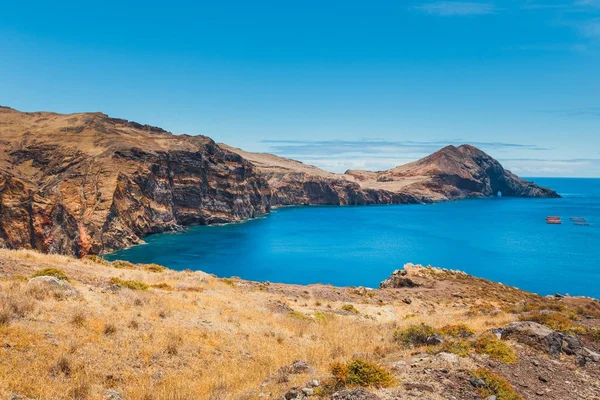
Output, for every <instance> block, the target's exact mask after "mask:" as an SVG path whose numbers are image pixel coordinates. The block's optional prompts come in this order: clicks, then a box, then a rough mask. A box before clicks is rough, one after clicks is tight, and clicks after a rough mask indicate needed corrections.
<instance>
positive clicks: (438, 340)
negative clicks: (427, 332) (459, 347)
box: [427, 333, 444, 346]
mask: <svg viewBox="0 0 600 400" xmlns="http://www.w3.org/2000/svg"><path fill="white" fill-rule="evenodd" d="M442 343H444V338H443V337H441V336H440V335H438V334H437V333H434V334H433V335H431V336H429V337H428V338H427V344H428V345H430V346H435V345H437V344H442Z"/></svg>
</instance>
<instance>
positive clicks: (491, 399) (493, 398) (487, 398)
mask: <svg viewBox="0 0 600 400" xmlns="http://www.w3.org/2000/svg"><path fill="white" fill-rule="evenodd" d="M485 400H496V396H494V395H491V396H488V397H486V398H485Z"/></svg>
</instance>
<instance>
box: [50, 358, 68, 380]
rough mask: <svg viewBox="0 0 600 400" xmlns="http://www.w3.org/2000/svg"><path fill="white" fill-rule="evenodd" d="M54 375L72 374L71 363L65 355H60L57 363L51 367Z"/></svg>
mask: <svg viewBox="0 0 600 400" xmlns="http://www.w3.org/2000/svg"><path fill="white" fill-rule="evenodd" d="M50 374H51V375H52V376H58V375H61V374H62V375H64V376H65V377H69V376H71V363H70V362H69V360H68V359H67V358H66V357H65V356H60V357H59V359H58V360H57V361H56V364H54V365H53V366H52V368H51V369H50Z"/></svg>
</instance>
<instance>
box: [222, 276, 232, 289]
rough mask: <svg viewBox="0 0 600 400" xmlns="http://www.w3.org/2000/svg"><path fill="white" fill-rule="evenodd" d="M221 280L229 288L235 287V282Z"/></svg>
mask: <svg viewBox="0 0 600 400" xmlns="http://www.w3.org/2000/svg"><path fill="white" fill-rule="evenodd" d="M221 280H222V281H223V282H224V283H225V284H226V285H229V286H233V287H235V282H234V281H232V280H231V279H227V278H223V279H221Z"/></svg>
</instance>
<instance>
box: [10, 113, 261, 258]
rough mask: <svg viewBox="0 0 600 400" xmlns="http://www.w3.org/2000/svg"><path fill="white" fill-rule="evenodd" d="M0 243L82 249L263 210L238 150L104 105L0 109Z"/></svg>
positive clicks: (101, 248) (257, 182)
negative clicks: (73, 110) (84, 109)
mask: <svg viewBox="0 0 600 400" xmlns="http://www.w3.org/2000/svg"><path fill="white" fill-rule="evenodd" d="M0 138H1V139H0V140H1V143H0V145H1V150H0V246H2V245H3V246H6V247H10V248H35V249H38V250H41V251H44V252H52V253H64V254H73V255H77V256H83V255H85V254H90V253H100V252H106V251H110V250H114V249H119V248H123V247H126V246H129V245H133V244H137V243H140V241H141V238H142V237H143V236H144V235H146V234H148V233H154V232H162V231H165V230H170V229H176V228H177V226H178V225H187V224H191V223H198V224H209V223H216V222H231V221H240V220H244V219H247V218H251V217H254V216H256V215H258V214H263V213H267V212H268V211H269V207H270V206H269V203H270V201H269V190H268V186H267V183H266V182H265V181H264V180H263V179H262V178H261V177H260V174H259V173H258V172H257V171H256V170H255V168H253V167H252V165H251V164H249V163H248V162H247V161H245V160H244V159H242V158H241V157H240V156H239V155H237V154H234V153H231V152H228V151H226V150H223V149H221V148H220V147H219V146H217V145H216V144H215V143H214V142H213V141H212V140H211V139H209V138H207V137H203V136H186V135H178V136H175V135H172V134H170V133H168V132H166V131H164V130H162V129H160V128H154V127H150V126H146V125H140V124H137V123H134V122H129V121H126V120H122V119H115V118H109V117H108V116H106V115H104V114H100V113H86V114H72V115H60V114H54V113H45V112H44V113H38V112H36V113H21V112H18V111H15V110H12V109H9V108H1V109H0Z"/></svg>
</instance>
